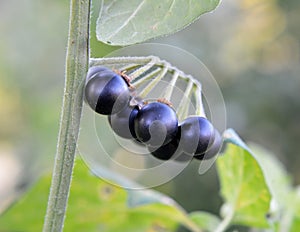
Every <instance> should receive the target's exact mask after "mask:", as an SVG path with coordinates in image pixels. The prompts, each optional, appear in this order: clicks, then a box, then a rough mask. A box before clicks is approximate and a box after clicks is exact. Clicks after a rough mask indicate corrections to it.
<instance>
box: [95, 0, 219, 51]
mask: <svg viewBox="0 0 300 232" xmlns="http://www.w3.org/2000/svg"><path fill="white" fill-rule="evenodd" d="M218 4H219V0H190V1H184V0H177V1H176V0H165V1H151V0H118V1H115V0H114V1H112V0H103V1H102V4H101V9H100V14H99V17H98V20H97V29H96V30H97V38H98V40H100V41H101V42H104V43H107V44H111V45H122V46H125V45H131V44H135V43H140V42H143V41H146V40H148V39H152V38H155V37H158V36H162V35H168V34H171V33H174V32H176V31H179V30H181V29H183V28H184V27H186V26H187V25H189V24H190V23H192V22H194V21H195V20H196V19H197V18H198V17H199V16H200V15H201V14H203V13H206V12H209V11H212V10H213V9H215V8H216V7H217V5H218Z"/></svg>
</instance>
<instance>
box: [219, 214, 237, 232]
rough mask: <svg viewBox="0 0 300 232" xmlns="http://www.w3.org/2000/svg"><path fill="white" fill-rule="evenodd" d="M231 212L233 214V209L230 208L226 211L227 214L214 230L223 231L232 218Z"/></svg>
mask: <svg viewBox="0 0 300 232" xmlns="http://www.w3.org/2000/svg"><path fill="white" fill-rule="evenodd" d="M233 214H234V212H233V210H230V212H228V214H227V215H226V217H225V218H224V219H223V221H222V222H221V223H220V224H219V225H218V227H217V228H216V229H215V232H224V231H225V230H226V229H227V228H228V226H229V225H230V223H231V221H232V218H233Z"/></svg>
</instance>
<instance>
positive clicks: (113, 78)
mask: <svg viewBox="0 0 300 232" xmlns="http://www.w3.org/2000/svg"><path fill="white" fill-rule="evenodd" d="M129 98H130V93H129V89H128V86H127V84H126V82H125V81H124V79H123V78H122V77H121V76H120V75H118V74H116V73H114V72H113V71H111V70H104V71H100V72H97V73H96V74H94V75H93V78H91V79H90V80H89V81H88V82H87V84H86V86H85V99H86V101H87V103H88V104H89V105H90V107H91V108H92V109H94V110H95V111H96V112H97V113H99V114H105V115H109V114H115V113H118V112H120V111H121V110H122V109H123V108H124V107H125V106H126V105H127V104H128V101H129Z"/></svg>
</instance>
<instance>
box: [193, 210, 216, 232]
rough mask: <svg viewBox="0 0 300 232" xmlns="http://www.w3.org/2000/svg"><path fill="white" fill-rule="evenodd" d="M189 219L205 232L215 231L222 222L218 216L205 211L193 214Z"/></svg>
mask: <svg viewBox="0 0 300 232" xmlns="http://www.w3.org/2000/svg"><path fill="white" fill-rule="evenodd" d="M189 217H190V218H191V219H192V221H193V222H195V223H196V224H197V226H198V227H199V228H201V229H203V230H204V231H212V232H213V231H215V230H216V229H217V227H218V225H219V224H220V222H221V221H220V219H219V218H218V217H217V216H215V215H213V214H211V213H208V212H203V211H196V212H192V213H190V214H189Z"/></svg>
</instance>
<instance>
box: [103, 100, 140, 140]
mask: <svg viewBox="0 0 300 232" xmlns="http://www.w3.org/2000/svg"><path fill="white" fill-rule="evenodd" d="M138 112H139V110H138V107H137V106H129V105H128V106H126V107H125V108H124V109H123V110H122V111H120V112H118V113H116V114H113V115H109V116H108V121H109V124H110V126H111V128H112V129H113V131H114V132H115V133H116V134H117V135H119V136H120V137H122V138H125V139H132V138H134V139H136V134H135V131H134V119H135V117H136V115H137V114H138Z"/></svg>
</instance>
